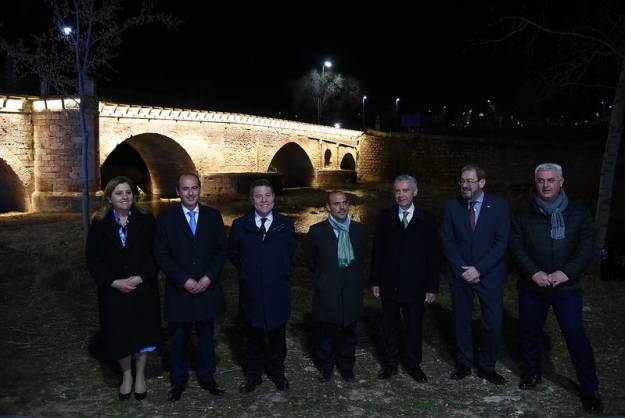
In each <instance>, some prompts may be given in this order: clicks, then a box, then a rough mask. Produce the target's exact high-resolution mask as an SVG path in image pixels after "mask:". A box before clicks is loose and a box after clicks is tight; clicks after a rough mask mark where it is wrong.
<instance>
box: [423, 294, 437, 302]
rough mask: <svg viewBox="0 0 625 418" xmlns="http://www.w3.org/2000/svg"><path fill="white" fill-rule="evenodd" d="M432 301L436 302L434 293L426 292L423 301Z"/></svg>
mask: <svg viewBox="0 0 625 418" xmlns="http://www.w3.org/2000/svg"><path fill="white" fill-rule="evenodd" d="M434 302H436V293H426V294H425V303H434Z"/></svg>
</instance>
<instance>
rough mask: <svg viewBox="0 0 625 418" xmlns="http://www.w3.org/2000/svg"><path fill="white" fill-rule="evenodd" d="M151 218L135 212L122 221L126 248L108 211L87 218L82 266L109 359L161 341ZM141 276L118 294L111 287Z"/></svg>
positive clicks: (152, 219)
mask: <svg viewBox="0 0 625 418" xmlns="http://www.w3.org/2000/svg"><path fill="white" fill-rule="evenodd" d="M153 245H154V218H153V217H152V215H149V214H143V213H141V212H139V211H138V210H136V209H132V210H131V214H130V217H129V221H128V232H127V238H126V246H122V243H121V239H120V237H119V232H118V228H117V225H116V224H115V219H114V217H113V213H112V212H110V213H109V214H108V215H107V216H106V217H105V218H104V219H102V220H98V219H95V218H94V219H93V221H92V222H91V227H90V228H89V235H88V237H87V247H86V258H87V267H88V269H89V272H90V273H91V276H92V277H93V279H94V280H95V282H96V284H97V286H98V301H99V311H100V324H101V327H102V332H103V335H104V341H105V344H106V347H107V349H108V352H109V354H110V355H111V357H112V358H113V359H115V360H118V359H121V358H123V357H126V356H128V355H130V354H133V353H136V352H137V351H139V350H140V349H142V348H144V347H146V346H151V345H158V344H159V343H160V341H161V314H160V299H159V295H158V283H157V280H156V265H155V263H154V257H153V253H152V251H153ZM130 276H141V278H142V279H143V283H141V284H139V285H138V286H137V288H136V289H135V290H133V291H132V292H130V293H122V292H120V291H118V290H116V289H114V288H113V287H111V283H113V281H114V280H117V279H125V278H128V277H130Z"/></svg>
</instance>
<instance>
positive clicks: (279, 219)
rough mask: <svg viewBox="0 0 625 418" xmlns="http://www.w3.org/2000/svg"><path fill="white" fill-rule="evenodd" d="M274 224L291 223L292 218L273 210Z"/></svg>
mask: <svg viewBox="0 0 625 418" xmlns="http://www.w3.org/2000/svg"><path fill="white" fill-rule="evenodd" d="M272 223H275V224H276V225H282V224H288V225H293V220H292V219H291V218H289V217H288V216H285V215H283V214H281V213H279V212H273V222H272Z"/></svg>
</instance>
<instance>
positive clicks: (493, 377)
mask: <svg viewBox="0 0 625 418" xmlns="http://www.w3.org/2000/svg"><path fill="white" fill-rule="evenodd" d="M477 377H479V378H480V379H486V381H487V382H490V383H492V384H493V385H500V386H501V385H505V384H506V379H505V378H504V377H503V376H502V375H500V374H499V373H497V372H496V371H494V370H490V371H489V370H484V369H477Z"/></svg>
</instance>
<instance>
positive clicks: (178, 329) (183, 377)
mask: <svg viewBox="0 0 625 418" xmlns="http://www.w3.org/2000/svg"><path fill="white" fill-rule="evenodd" d="M194 324H195V332H196V333H197V339H198V367H197V379H198V381H199V382H200V383H208V382H211V381H212V380H213V374H214V373H215V345H214V343H213V328H214V325H213V320H212V319H211V320H207V321H195V322H170V323H169V335H170V338H171V381H172V383H173V384H175V385H183V384H185V383H187V381H188V380H189V365H188V360H187V351H188V345H189V337H190V336H191V328H192V327H193V325H194Z"/></svg>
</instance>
